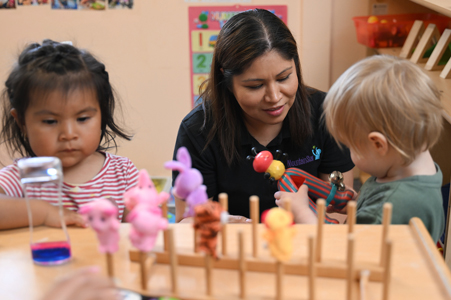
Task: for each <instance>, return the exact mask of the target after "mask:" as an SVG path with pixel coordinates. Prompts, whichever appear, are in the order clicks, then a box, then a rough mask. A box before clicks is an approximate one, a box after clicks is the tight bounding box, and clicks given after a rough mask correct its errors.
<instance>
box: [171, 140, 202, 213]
mask: <svg viewBox="0 0 451 300" xmlns="http://www.w3.org/2000/svg"><path fill="white" fill-rule="evenodd" d="M164 167H165V168H166V169H171V170H176V171H179V175H178V176H177V178H176V179H175V182H174V187H173V189H172V193H173V195H174V196H175V197H177V198H179V199H182V200H185V201H186V204H187V208H186V211H185V213H184V215H183V217H184V218H186V217H193V216H194V207H195V206H196V205H199V204H204V203H206V202H207V200H208V196H207V193H206V190H207V188H206V186H205V185H203V184H202V183H203V178H202V174H201V173H200V172H199V170H197V169H194V168H191V156H190V155H189V152H188V150H187V149H186V148H185V147H180V148H179V149H178V150H177V160H173V161H168V162H166V163H165V164H164Z"/></svg>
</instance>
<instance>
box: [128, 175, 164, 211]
mask: <svg viewBox="0 0 451 300" xmlns="http://www.w3.org/2000/svg"><path fill="white" fill-rule="evenodd" d="M168 199H169V194H168V193H166V192H161V193H158V191H157V189H156V188H155V185H154V184H153V182H152V180H151V179H150V177H149V174H148V173H147V171H146V170H145V169H142V170H140V171H139V174H138V184H137V185H136V186H134V187H133V188H131V189H129V190H128V191H126V192H125V193H124V202H125V206H126V207H127V209H128V210H129V211H132V210H133V209H134V208H135V206H136V205H137V204H140V203H145V204H147V208H148V209H153V210H155V212H159V213H160V215H161V209H160V208H159V205H161V204H163V203H165V202H166V201H167V200H168Z"/></svg>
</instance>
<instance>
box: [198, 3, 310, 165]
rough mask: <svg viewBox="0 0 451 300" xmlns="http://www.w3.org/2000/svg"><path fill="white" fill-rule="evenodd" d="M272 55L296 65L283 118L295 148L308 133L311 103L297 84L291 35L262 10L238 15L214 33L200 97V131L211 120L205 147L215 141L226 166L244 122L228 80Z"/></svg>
mask: <svg viewBox="0 0 451 300" xmlns="http://www.w3.org/2000/svg"><path fill="white" fill-rule="evenodd" d="M271 50H274V51H277V53H278V54H280V55H281V56H282V57H283V58H285V59H287V60H291V59H293V60H294V63H295V65H296V73H297V77H298V81H299V84H298V90H297V92H296V99H295V101H294V103H293V106H292V107H291V109H290V111H289V112H288V115H287V120H288V122H289V127H290V133H291V136H292V137H293V142H294V143H295V144H296V145H299V146H300V145H301V144H302V142H303V140H304V139H305V138H306V137H307V136H309V135H311V133H312V126H311V123H310V116H311V111H310V110H311V108H310V102H309V100H308V97H307V92H306V88H305V86H304V84H303V81H302V76H301V66H300V62H299V55H298V50H297V45H296V41H295V40H294V38H293V35H292V34H291V32H290V30H289V29H288V27H287V26H286V25H285V24H284V23H283V21H282V20H280V19H279V18H278V17H277V16H276V15H274V14H273V13H271V12H269V11H267V10H264V9H254V10H250V11H246V12H242V13H239V14H237V15H235V16H233V17H232V18H230V19H229V20H228V21H227V22H226V23H225V25H224V26H223V27H222V29H221V31H220V32H219V35H218V39H217V42H216V46H215V50H214V54H213V61H212V63H211V71H210V78H209V79H208V81H206V82H205V85H206V86H205V91H204V92H203V93H201V95H200V97H201V98H202V105H203V108H204V111H205V119H204V128H205V127H206V124H207V122H208V121H209V120H210V119H211V123H212V127H211V128H210V129H209V132H208V137H207V145H208V144H209V143H210V142H211V141H212V140H213V138H214V137H215V136H217V137H218V140H219V143H220V145H221V148H222V149H223V151H224V155H225V158H226V160H227V163H228V164H229V165H231V164H232V163H233V162H235V161H236V160H237V158H238V156H239V154H238V145H239V141H240V130H239V126H240V124H241V120H242V118H243V115H242V110H241V107H240V106H239V104H238V102H237V101H236V99H235V96H234V95H233V93H232V78H233V76H235V75H239V74H242V73H243V72H244V71H245V70H246V69H247V68H248V67H249V66H250V65H251V64H252V62H253V61H254V60H255V59H256V58H258V57H260V56H261V55H264V54H266V53H268V52H269V51H271Z"/></svg>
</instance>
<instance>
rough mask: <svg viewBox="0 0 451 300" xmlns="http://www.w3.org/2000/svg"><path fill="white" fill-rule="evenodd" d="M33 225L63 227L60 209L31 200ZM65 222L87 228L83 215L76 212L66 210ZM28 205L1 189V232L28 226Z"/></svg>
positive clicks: (46, 203) (44, 202)
mask: <svg viewBox="0 0 451 300" xmlns="http://www.w3.org/2000/svg"><path fill="white" fill-rule="evenodd" d="M30 207H31V211H32V213H33V214H32V218H33V225H34V226H39V225H45V226H50V227H61V222H60V219H59V211H58V207H56V206H53V205H51V204H50V203H48V202H47V201H44V200H35V199H30ZM64 220H65V222H66V225H76V226H79V227H86V225H85V221H84V219H83V217H82V216H81V215H79V214H78V213H76V212H74V211H70V210H67V209H64ZM28 225H29V223H28V212H27V203H26V201H25V199H23V198H12V197H8V196H6V195H5V194H4V191H3V190H2V189H1V188H0V230H1V229H12V228H20V227H26V226H28Z"/></svg>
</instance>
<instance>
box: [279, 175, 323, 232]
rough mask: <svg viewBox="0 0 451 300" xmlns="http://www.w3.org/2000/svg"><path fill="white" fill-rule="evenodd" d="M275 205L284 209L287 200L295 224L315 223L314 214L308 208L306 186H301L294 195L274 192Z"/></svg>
mask: <svg viewBox="0 0 451 300" xmlns="http://www.w3.org/2000/svg"><path fill="white" fill-rule="evenodd" d="M274 198H276V205H277V206H279V207H284V205H285V201H287V199H289V200H291V212H292V213H293V218H294V221H295V222H296V223H307V224H314V223H316V222H317V217H316V215H315V213H314V212H313V211H312V210H311V209H310V208H309V197H308V186H307V185H306V184H303V185H301V187H300V188H299V190H298V191H297V192H296V193H288V192H280V191H279V192H276V193H275V194H274Z"/></svg>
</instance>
